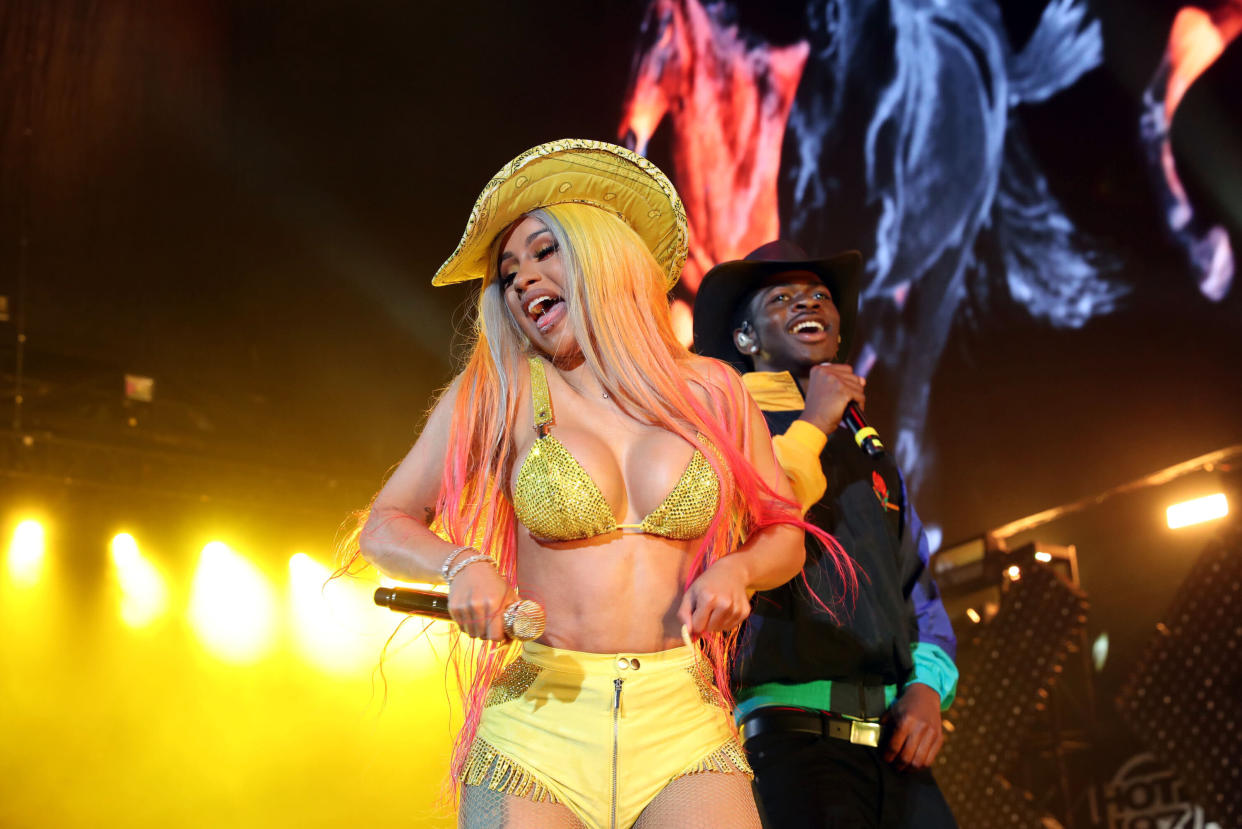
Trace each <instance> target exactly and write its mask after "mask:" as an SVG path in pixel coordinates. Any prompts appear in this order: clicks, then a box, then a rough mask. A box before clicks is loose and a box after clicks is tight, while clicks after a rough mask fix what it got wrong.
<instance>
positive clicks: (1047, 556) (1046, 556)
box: [1035, 551, 1052, 564]
mask: <svg viewBox="0 0 1242 829" xmlns="http://www.w3.org/2000/svg"><path fill="white" fill-rule="evenodd" d="M1035 560H1036V561H1042V562H1043V563H1044V564H1047V563H1048V562H1050V561H1052V553H1045V552H1043V551H1040V552H1037V553H1036V554H1035Z"/></svg>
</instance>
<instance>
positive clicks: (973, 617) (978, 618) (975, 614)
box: [966, 607, 983, 625]
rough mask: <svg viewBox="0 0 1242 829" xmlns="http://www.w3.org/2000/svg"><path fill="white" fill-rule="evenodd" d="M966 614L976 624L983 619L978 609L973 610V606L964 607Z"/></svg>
mask: <svg viewBox="0 0 1242 829" xmlns="http://www.w3.org/2000/svg"><path fill="white" fill-rule="evenodd" d="M966 615H967V616H969V617H970V621H972V622H974V623H975V624H976V625H977V624H979V623H980V622H982V621H983V617H982V616H980V615H979V611H977V610H975V609H974V608H973V607H968V608H966Z"/></svg>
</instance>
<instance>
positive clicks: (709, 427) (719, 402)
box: [360, 140, 848, 829]
mask: <svg viewBox="0 0 1242 829" xmlns="http://www.w3.org/2000/svg"><path fill="white" fill-rule="evenodd" d="M685 257H686V220H685V212H684V210H683V208H682V205H681V202H680V200H679V199H678V197H677V194H676V192H675V191H674V189H673V186H672V184H671V183H670V182H669V181H668V179H667V178H666V177H665V176H664V174H663V173H661V172H660V171H659V170H658V169H656V167H654V166H653V165H652V164H651V163H650V162H648V161H647V160H646V159H644V158H642V157H641V156H637V155H635V154H633V153H631V152H629V151H628V150H625V149H623V148H621V147H617V146H613V145H611V144H606V143H603V142H598V141H584V140H564V141H556V142H552V143H549V144H543V145H541V146H539V147H535V148H534V149H532V150H529V151H527V152H525V153H523V154H522V155H520V156H518V157H517V158H516V159H514V160H513V161H512V162H510V163H509V164H508V165H506V166H505V167H504V168H503V169H502V170H501V171H500V172H499V173H498V174H497V175H496V176H495V177H493V179H492V180H491V181H490V182H489V183H488V185H487V187H486V188H484V190H483V193H482V195H481V196H480V197H479V199H478V201H477V202H476V203H475V206H474V210H473V212H472V213H471V216H470V219H469V221H468V223H467V225H466V232H465V234H464V236H463V237H462V240H461V243H460V244H459V245H458V247H457V250H456V251H455V252H454V253H453V255H452V257H450V258H449V260H448V261H447V262H445V263H444V265H443V266H442V267H441V268H440V270H439V271H438V272H437V273H436V276H435V278H434V279H433V280H432V284H433V285H446V284H451V283H456V282H461V281H465V280H473V279H478V280H481V288H480V292H479V300H478V316H477V321H476V330H475V337H474V344H473V349H472V350H471V352H470V356H469V359H468V360H467V363H466V366H465V369H464V370H463V371H462V373H461V374H460V375H458V376H457V378H456V379H455V380H453V382H452V383H451V384H450V385H449V387H448V388H447V389H446V390H445V392H444V393H443V395H442V396H441V397H440V400H439V402H438V403H437V404H436V405H435V408H434V409H433V411H432V412H431V414H430V416H429V418H428V420H427V424H426V426H425V428H424V429H423V431H422V434H421V435H420V436H419V438H418V441H417V443H415V445H414V447H413V449H411V450H410V452H409V454H408V455H407V456H406V458H405V459H404V460H403V461H402V462H401V464H400V465H399V466H398V467H397V469H396V471H395V472H394V473H393V475H392V477H391V478H390V479H389V480H388V482H387V484H386V485H385V486H384V488H383V489H382V490H381V491H380V493H379V494H378V495H377V496H376V499H375V502H374V503H373V505H372V508H371V512H370V516H369V518H368V520H367V522H366V525H365V527H364V529H363V531H362V534H361V536H360V545H361V554H362V556H363V557H365V558H366V560H368V561H370V562H371V563H373V564H375V565H376V566H377V567H379V568H380V569H381V570H382V571H383V572H385V573H388V574H389V575H391V576H393V577H395V578H398V579H405V580H411V581H421V582H427V581H446V582H448V584H449V609H450V612H451V614H452V617H453V619H454V621H455V622H456V623H457V624H458V625H459V626H460V627H461V630H462V631H463V632H465V633H466V634H467V635H469V636H471V637H474V639H475V640H477V641H476V646H475V647H473V648H471V649H469V650H470V653H469V654H463V653H461V652H459V653H458V654H457V656H458V657H459V658H465V659H469V660H470V662H471V664H470V672H469V678H468V680H467V683H466V684H467V686H468V687H467V688H466V693H465V694H464V696H465V701H464V705H465V709H466V713H465V724H464V726H463V728H462V732H461V734H460V735H459V737H458V740H457V744H456V747H455V750H454V755H453V763H452V772H453V775H454V778H455V780H456V781H457V782H458V784H459V785H460V799H461V805H460V812H459V825H460V826H463V827H471V828H473V827H483V826H489V827H490V826H538V827H555V826H582V825H587V826H601V827H603V826H606V827H619V826H620V827H624V826H631V825H634V826H640V827H654V826H670V827H671V826H675V827H679V828H680V829H684V827H694V826H703V827H757V826H758V825H759V821H758V816H757V813H756V809H755V805H754V801H753V799H752V795H751V790H750V781H749V777H750V769H749V767H748V766H747V764H746V760H745V757H744V756H743V754H742V752H741V750H740V749H739V747H738V744H737V739H736V733H735V730H734V728H733V726H732V724H731V720H730V719H729V717H728V714H727V712H726V707H727V701H726V698H725V697H726V696H727V692H726V694H721V693H720V692H719V691H718V690H717V688H718V687H719V688H727V676H728V674H727V671H728V668H729V666H728V656H729V653H730V651H731V646H732V644H733V643H732V637H735V636H736V629H737V627H738V625H739V624H740V623H741V622H742V620H743V619H744V618H745V617H746V615H747V614H748V613H749V612H750V605H749V595H750V594H751V593H753V592H754V591H756V590H765V589H769V588H772V587H776V586H778V585H780V584H782V583H784V582H785V581H787V580H789V579H790V578H792V577H793V576H794V575H795V574H797V573H798V572H799V570H800V568H801V566H802V562H803V557H804V553H803V546H802V535H803V526H804V525H803V524H802V523H801V521H800V519H799V514H798V510H797V508H796V507H795V506H794V504H793V501H792V494H791V492H790V491H789V488H788V484H787V483H786V481H785V478H784V476H783V475H782V474H781V471H780V468H779V467H778V466H777V465H776V462H775V460H774V458H773V453H772V446H771V442H770V440H769V438H768V433H767V430H766V428H765V426H764V421H763V418H762V415H761V414H760V413H759V411H758V409H757V408H756V407H755V406H754V404H753V403H751V402H750V399H749V398H748V397H747V396H746V394H745V392H744V390H743V387H742V385H741V382H740V379H739V378H738V376H737V375H736V374H734V373H732V372H731V371H729V370H727V369H726V368H724V366H723V364H721V363H717V362H715V361H713V360H708V359H706V358H701V357H696V356H694V355H692V354H690V353H689V352H688V351H687V350H686V349H685V348H684V347H683V346H681V345H680V344H679V343H678V341H677V339H676V336H675V335H674V333H673V330H672V326H671V324H670V320H669V312H668V303H667V296H666V294H667V291H668V289H669V288H670V287H671V286H672V285H673V283H674V282H675V281H676V280H677V277H678V275H679V273H680V271H681V267H682V264H683V262H684V261H685ZM433 521H434V523H436V524H438V525H439V526H441V527H442V531H441V533H440V537H438V536H437V535H436V534H435V533H433V532H432V531H431V530H430V529H428V525H429V524H432V523H433ZM445 538H447V539H449V540H445ZM839 561H844V559H839ZM839 566H845V567H846V568H847V569H848V565H839ZM519 594H520V595H521V596H522V597H525V598H530V599H534V600H536V601H538V602H540V603H541V604H542V605H543V606H544V608H545V610H546V614H547V628H546V631H545V632H544V634H543V636H542V637H541V638H540V639H539V640H538V641H537V642H528V643H526V644H525V645H523V646H522V648H521V653H520V655H518V656H517V658H516V659H513V656H514V651H515V650H516V648H513V649H511V648H509V647H507V645H506V637H505V632H504V631H505V625H506V619H505V616H506V610H507V609H509V608H512V607H514V606H515V602H516V600H517V599H518V596H519ZM509 612H510V613H512V610H510V611H509ZM509 621H510V622H511V621H512V619H510V620H509ZM685 632H688V634H689V635H690V636H691V637H695V638H700V637H701V639H702V641H701V642H700V643H699V644H698V645H697V646H688V645H687V644H683V641H685V640H686V636H685V635H684V634H685ZM465 650H467V649H465V648H462V649H460V651H465Z"/></svg>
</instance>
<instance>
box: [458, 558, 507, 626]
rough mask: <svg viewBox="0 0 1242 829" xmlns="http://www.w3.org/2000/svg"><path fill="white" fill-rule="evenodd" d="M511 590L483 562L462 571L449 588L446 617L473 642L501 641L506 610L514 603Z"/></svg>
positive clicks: (500, 577)
mask: <svg viewBox="0 0 1242 829" xmlns="http://www.w3.org/2000/svg"><path fill="white" fill-rule="evenodd" d="M517 599H518V595H517V590H515V589H514V588H513V586H512V585H510V584H509V583H508V582H506V581H505V580H504V578H503V577H502V576H501V575H500V573H499V572H497V571H496V568H495V567H493V566H492V565H490V564H488V563H487V562H486V561H477V562H475V563H474V564H469V565H467V566H466V567H464V568H462V570H461V572H460V573H458V574H457V575H456V576H454V577H453V583H452V584H451V585H450V586H449V601H448V605H449V615H450V616H452V617H453V621H454V622H456V623H457V624H458V626H459V627H460V628H461V629H462V631H463V632H464V633H465V634H466V635H467V636H470V637H473V638H475V639H491V640H493V641H500V640H502V639H505V638H507V637H506V636H505V620H504V613H505V608H507V607H508V606H509V605H511V604H513V603H514V602H515V601H517Z"/></svg>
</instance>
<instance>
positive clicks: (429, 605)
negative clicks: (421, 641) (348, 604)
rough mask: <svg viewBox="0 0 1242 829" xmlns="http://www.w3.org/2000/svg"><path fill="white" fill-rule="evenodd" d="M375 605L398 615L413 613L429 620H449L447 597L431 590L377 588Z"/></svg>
mask: <svg viewBox="0 0 1242 829" xmlns="http://www.w3.org/2000/svg"><path fill="white" fill-rule="evenodd" d="M375 603H376V604H377V605H379V606H380V607H386V608H388V609H389V610H395V611H397V612H398V613H413V614H415V615H416V616H426V617H428V618H429V619H451V618H452V617H451V616H449V609H448V596H446V595H445V594H444V593H437V592H435V591H433V590H413V589H410V588H408V587H379V588H376V590H375Z"/></svg>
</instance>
